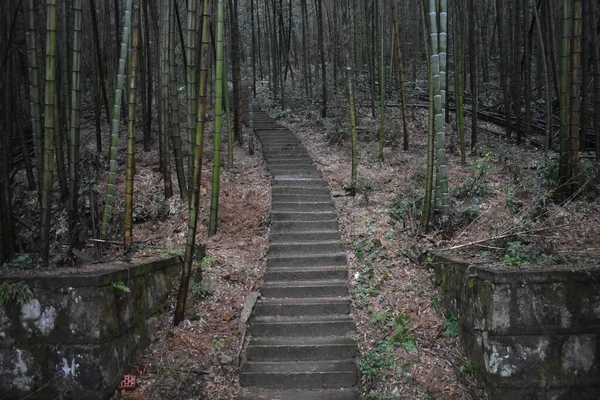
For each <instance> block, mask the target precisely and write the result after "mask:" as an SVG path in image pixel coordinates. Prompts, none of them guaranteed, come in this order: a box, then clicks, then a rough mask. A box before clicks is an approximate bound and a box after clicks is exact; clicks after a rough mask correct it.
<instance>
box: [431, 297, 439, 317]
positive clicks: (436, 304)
mask: <svg viewBox="0 0 600 400" xmlns="http://www.w3.org/2000/svg"><path fill="white" fill-rule="evenodd" d="M431 308H433V310H434V311H435V312H437V313H439V312H440V297H439V296H438V295H437V294H436V295H435V296H433V297H432V298H431Z"/></svg>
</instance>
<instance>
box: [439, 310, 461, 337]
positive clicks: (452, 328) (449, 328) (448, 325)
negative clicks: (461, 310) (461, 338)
mask: <svg viewBox="0 0 600 400" xmlns="http://www.w3.org/2000/svg"><path fill="white" fill-rule="evenodd" d="M442 329H443V330H444V332H446V334H447V335H448V336H451V337H457V336H458V335H460V327H459V326H458V320H457V319H456V318H455V317H454V316H453V315H452V314H450V313H446V316H445V318H444V322H443V323H442Z"/></svg>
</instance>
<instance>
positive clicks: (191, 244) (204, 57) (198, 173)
mask: <svg viewBox="0 0 600 400" xmlns="http://www.w3.org/2000/svg"><path fill="white" fill-rule="evenodd" d="M210 6H211V4H210V0H204V6H203V8H202V9H203V17H202V19H203V22H202V44H201V48H200V79H199V82H198V85H199V87H198V96H199V102H198V113H197V115H196V118H197V119H196V134H195V137H194V149H193V150H194V165H193V170H192V174H193V177H194V180H193V185H192V187H191V188H190V211H189V213H190V215H189V220H188V230H187V239H186V246H185V255H184V259H183V262H184V264H183V270H182V272H181V283H180V285H179V293H178V296H177V306H176V308H175V315H174V318H173V324H174V325H179V323H180V322H181V321H183V318H184V317H185V303H186V300H187V295H188V287H189V282H190V276H191V271H192V263H193V260H194V254H195V248H196V230H197V227H198V211H199V210H198V208H199V201H200V182H201V177H202V155H203V152H204V130H205V127H206V81H207V78H208V59H209V57H208V56H209V52H210V10H211V7H210ZM201 273H202V270H199V271H198V274H197V275H199V279H201V278H202V275H201Z"/></svg>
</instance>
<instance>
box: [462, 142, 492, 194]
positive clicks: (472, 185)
mask: <svg viewBox="0 0 600 400" xmlns="http://www.w3.org/2000/svg"><path fill="white" fill-rule="evenodd" d="M492 156H493V153H491V152H489V153H487V154H486V155H485V156H484V157H483V158H480V159H479V160H477V161H476V162H475V165H474V166H473V168H475V172H474V174H473V175H471V176H469V177H467V178H466V179H464V180H463V184H462V185H461V186H459V187H458V188H457V189H456V194H455V195H456V198H457V199H465V198H476V197H483V196H486V195H487V194H489V193H490V192H491V187H490V185H488V184H487V183H486V182H485V177H486V175H487V173H488V171H489V169H490V166H491V164H492V160H493V158H492Z"/></svg>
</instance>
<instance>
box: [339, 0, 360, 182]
mask: <svg viewBox="0 0 600 400" xmlns="http://www.w3.org/2000/svg"><path fill="white" fill-rule="evenodd" d="M348 7H349V6H348V5H344V6H342V8H343V16H342V21H343V24H344V25H345V26H346V43H345V44H344V50H345V53H346V81H347V84H348V109H349V110H348V113H349V119H350V141H351V143H352V166H351V170H350V189H351V191H352V193H353V194H356V184H357V180H358V140H357V136H356V105H355V100H354V69H353V67H352V58H351V56H350V54H352V51H351V47H350V39H351V38H350V35H349V34H348V30H349V17H348Z"/></svg>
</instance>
